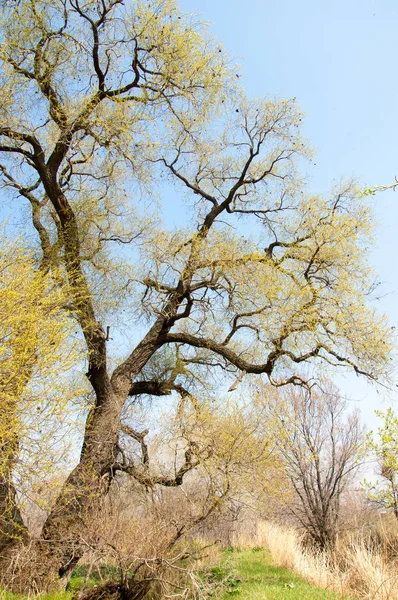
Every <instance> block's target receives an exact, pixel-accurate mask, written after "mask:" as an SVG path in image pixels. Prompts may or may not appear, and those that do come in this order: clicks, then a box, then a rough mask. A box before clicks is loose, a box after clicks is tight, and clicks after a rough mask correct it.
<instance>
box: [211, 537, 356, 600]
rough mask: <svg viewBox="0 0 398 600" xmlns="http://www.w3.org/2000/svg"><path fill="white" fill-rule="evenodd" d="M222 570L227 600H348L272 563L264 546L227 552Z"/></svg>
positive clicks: (225, 599) (220, 574) (225, 598)
mask: <svg viewBox="0 0 398 600" xmlns="http://www.w3.org/2000/svg"><path fill="white" fill-rule="evenodd" d="M223 573H224V574H225V575H226V576H227V590H228V591H227V592H226V593H225V595H224V600H342V599H344V600H349V598H348V597H347V596H341V594H338V593H336V592H332V591H329V590H324V589H320V588H316V587H314V586H312V585H311V584H309V583H307V582H306V581H304V580H303V579H301V578H300V577H299V576H298V575H295V574H294V573H292V572H291V571H287V570H286V569H281V568H279V567H274V566H272V564H271V558H270V555H269V553H268V552H266V551H265V550H262V549H259V550H257V549H255V550H244V551H233V552H227V553H225V555H224V559H223V562H222V565H221V567H220V573H219V576H222V574H223ZM227 574H230V575H227Z"/></svg>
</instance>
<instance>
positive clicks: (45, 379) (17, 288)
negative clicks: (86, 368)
mask: <svg viewBox="0 0 398 600" xmlns="http://www.w3.org/2000/svg"><path fill="white" fill-rule="evenodd" d="M35 262H36V261H35V260H34V257H33V255H32V253H31V252H30V251H29V249H27V248H26V247H24V246H23V245H22V243H21V240H16V241H12V240H10V239H7V238H2V239H1V240H0V273H1V282H0V339H1V344H0V398H1V400H0V449H1V451H0V555H1V554H2V553H3V552H4V550H5V548H6V547H7V546H8V545H10V544H11V543H12V542H13V541H14V540H15V539H20V538H21V537H24V536H26V535H27V531H26V529H25V528H24V526H23V521H22V517H21V513H20V509H19V508H18V506H17V502H16V495H17V493H18V494H19V496H20V495H21V493H22V489H23V488H22V487H21V485H20V479H21V477H22V476H23V478H24V480H25V481H24V489H25V491H26V489H27V488H28V482H29V481H30V480H31V478H30V476H29V466H28V465H29V463H30V464H32V463H34V462H35V461H36V460H37V456H38V452H39V453H40V455H41V480H42V482H43V481H44V480H45V478H46V476H47V474H48V466H49V464H50V463H51V461H52V460H55V458H54V454H53V453H51V454H49V455H48V456H47V457H46V458H44V456H46V454H47V452H48V444H47V442H49V441H50V439H51V438H52V436H53V435H55V433H56V431H55V430H57V431H58V432H59V428H60V427H62V426H65V425H66V422H65V419H64V418H63V415H64V410H65V407H66V406H67V405H68V401H69V400H71V398H72V394H73V390H74V391H75V392H76V394H79V393H80V391H79V390H78V389H75V388H73V386H71V382H70V381H67V380H65V379H64V378H63V377H62V376H60V375H59V369H60V367H61V366H62V369H64V370H65V371H66V372H67V371H68V369H69V368H70V367H71V366H73V365H74V363H75V362H76V361H77V359H78V351H77V347H76V344H74V343H73V341H72V339H71V333H72V330H71V322H70V319H69V318H68V316H67V313H66V311H65V302H66V301H67V298H66V296H64V295H63V292H62V291H61V290H60V289H59V287H58V286H54V284H53V283H52V280H51V279H49V278H48V277H47V275H46V273H44V272H43V271H42V270H41V269H40V268H37V265H36V264H35ZM54 374H57V375H58V381H57V382H55V381H53V375H54ZM66 384H67V385H68V387H67V388H66V387H65V386H66ZM50 388H51V389H50ZM55 400H56V402H55ZM42 428H43V429H44V431H43V430H42ZM28 432H29V435H27V434H28ZM21 444H22V446H21ZM39 447H40V448H39ZM21 452H22V453H23V455H24V460H23V461H22V460H19V458H20V454H21ZM43 455H44V456H43Z"/></svg>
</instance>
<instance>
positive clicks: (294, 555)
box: [234, 522, 398, 600]
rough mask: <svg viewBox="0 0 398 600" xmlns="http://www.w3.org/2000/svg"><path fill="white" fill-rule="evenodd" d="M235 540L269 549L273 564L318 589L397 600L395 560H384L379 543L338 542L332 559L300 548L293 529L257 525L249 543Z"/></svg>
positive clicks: (369, 598) (374, 599) (368, 599)
mask: <svg viewBox="0 0 398 600" xmlns="http://www.w3.org/2000/svg"><path fill="white" fill-rule="evenodd" d="M379 535H380V532H379ZM234 541H235V544H236V545H237V546H239V547H243V548H248V547H250V543H251V547H256V546H262V547H266V548H268V549H269V551H270V553H271V556H272V560H273V563H274V564H275V565H277V566H280V567H284V568H287V569H291V570H293V571H295V572H296V573H298V574H299V575H301V576H302V577H303V578H305V579H306V580H307V581H309V582H311V583H313V584H314V585H316V586H318V587H322V588H328V589H333V590H335V591H337V592H339V593H341V594H342V595H343V594H344V595H350V596H352V597H357V598H361V599H363V600H398V572H397V564H396V561H395V560H394V559H393V558H391V557H390V558H387V556H386V552H385V551H384V549H383V547H382V544H381V545H379V547H378V546H377V545H375V544H374V543H369V539H367V538H365V537H363V538H362V539H360V538H359V536H358V535H357V536H351V538H348V537H347V538H346V539H344V540H341V541H340V543H339V544H338V546H337V548H336V551H335V552H334V554H333V555H332V556H331V555H328V554H326V553H322V552H317V551H314V550H311V549H308V548H305V547H303V545H302V543H301V542H302V540H301V536H300V534H299V533H298V532H297V531H296V530H295V529H294V528H290V527H283V526H280V525H277V524H275V523H269V522H260V523H259V524H258V527H257V534H256V535H255V536H252V537H251V540H249V539H248V538H247V537H245V536H244V535H242V536H241V539H240V536H236V539H235V540H234Z"/></svg>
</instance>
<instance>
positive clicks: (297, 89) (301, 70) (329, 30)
mask: <svg viewBox="0 0 398 600" xmlns="http://www.w3.org/2000/svg"><path fill="white" fill-rule="evenodd" d="M180 6H181V8H182V9H183V10H184V11H185V12H189V13H195V14H196V15H197V16H198V18H200V20H204V21H207V22H209V25H210V32H211V35H212V36H214V37H215V38H216V40H217V41H220V42H222V43H223V44H224V46H225V49H226V50H227V52H228V54H229V55H230V57H231V59H232V60H233V62H237V63H239V64H240V65H241V73H242V75H243V77H242V79H243V85H244V86H245V88H246V90H247V92H248V94H249V95H251V96H264V95H271V96H279V97H283V98H292V97H296V98H297V103H298V105H299V106H300V108H301V109H302V110H303V111H304V113H305V114H306V119H305V123H304V126H303V133H304V135H306V136H307V137H308V138H309V139H310V141H311V144H312V145H313V147H314V148H315V150H316V154H317V156H316V159H315V161H314V162H315V163H316V164H315V165H312V166H311V167H310V168H309V171H308V173H309V175H310V177H311V181H312V187H313V189H314V191H317V192H327V190H328V189H329V188H330V187H331V186H332V185H333V183H336V182H338V181H340V179H341V178H352V177H355V178H356V179H358V181H359V182H360V183H361V185H362V184H363V186H364V187H365V186H370V185H382V184H389V183H391V182H392V181H393V179H394V175H398V152H397V150H398V77H397V65H398V35H397V27H398V2H397V1H396V0H345V1H343V0H335V1H333V0H328V1H327V2H326V1H325V0H324V1H322V0H321V1H320V0H300V1H298V0H284V1H283V2H276V1H275V0H273V1H271V0H249V1H246V2H245V1H243V0H242V1H238V0H180ZM373 200H374V204H375V216H376V219H377V222H378V231H377V240H376V245H375V248H374V249H373V251H372V256H371V263H372V265H373V266H374V267H375V268H376V270H377V271H378V273H379V275H380V277H379V280H380V281H381V282H382V286H381V290H382V293H383V294H385V295H384V297H382V298H381V299H380V300H379V301H378V302H377V306H378V308H379V309H380V310H381V311H384V312H386V313H387V314H388V315H389V318H390V321H391V325H396V326H398V269H397V262H398V190H397V192H395V193H394V192H392V191H391V192H384V193H381V194H378V195H377V196H375V197H374V199H373ZM397 380H398V377H397ZM339 384H340V385H341V387H342V389H343V390H344V391H345V392H346V393H347V394H350V395H351V396H352V398H353V399H354V400H361V402H360V403H359V406H360V408H361V411H362V412H363V416H364V419H365V420H366V422H367V424H368V426H370V427H372V425H373V426H374V425H376V422H375V419H374V417H373V410H374V408H382V409H383V408H384V409H386V408H387V405H386V404H383V403H382V402H381V398H382V397H383V396H384V394H383V393H382V392H381V391H379V393H377V392H376V390H375V389H374V388H370V387H369V386H368V385H367V384H366V383H365V382H362V381H360V380H359V379H358V378H357V377H348V378H345V379H340V380H339ZM395 395H396V396H397V397H398V394H395ZM387 397H389V398H390V399H393V398H394V394H387ZM394 405H395V409H396V410H398V406H397V405H396V403H394Z"/></svg>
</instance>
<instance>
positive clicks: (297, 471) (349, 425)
mask: <svg viewBox="0 0 398 600" xmlns="http://www.w3.org/2000/svg"><path fill="white" fill-rule="evenodd" d="M346 408H347V403H346V402H345V401H344V400H343V398H342V397H341V395H340V393H339V392H338V391H337V390H336V389H335V388H332V387H331V386H329V388H328V390H327V391H326V392H323V393H321V394H320V393H314V392H312V393H308V392H307V391H305V390H290V391H289V392H287V393H285V394H284V396H283V402H282V403H281V404H280V405H279V406H278V408H277V409H272V412H273V414H274V415H275V416H276V417H277V418H278V422H279V440H280V441H279V450H280V453H281V455H282V457H283V459H284V461H285V465H286V474H287V477H288V479H289V480H290V482H291V485H292V488H293V491H294V500H293V502H292V503H290V504H289V505H288V506H289V510H290V511H291V512H292V513H293V515H294V516H295V518H296V519H297V520H298V521H299V523H300V524H301V525H302V527H303V528H304V529H305V531H306V533H307V534H308V535H309V536H310V538H311V539H312V540H313V542H315V544H316V545H317V546H318V547H320V548H322V549H327V548H331V547H333V546H334V544H335V541H336V536H337V533H338V527H339V517H340V505H341V498H342V494H343V492H344V491H345V490H346V488H347V485H348V484H349V483H350V482H351V481H352V477H353V475H354V474H355V471H356V470H357V469H358V467H359V466H360V464H361V457H362V453H363V450H364V441H365V438H364V428H363V426H362V425H361V423H360V421H359V416H358V414H357V413H354V414H351V415H347V414H346Z"/></svg>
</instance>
